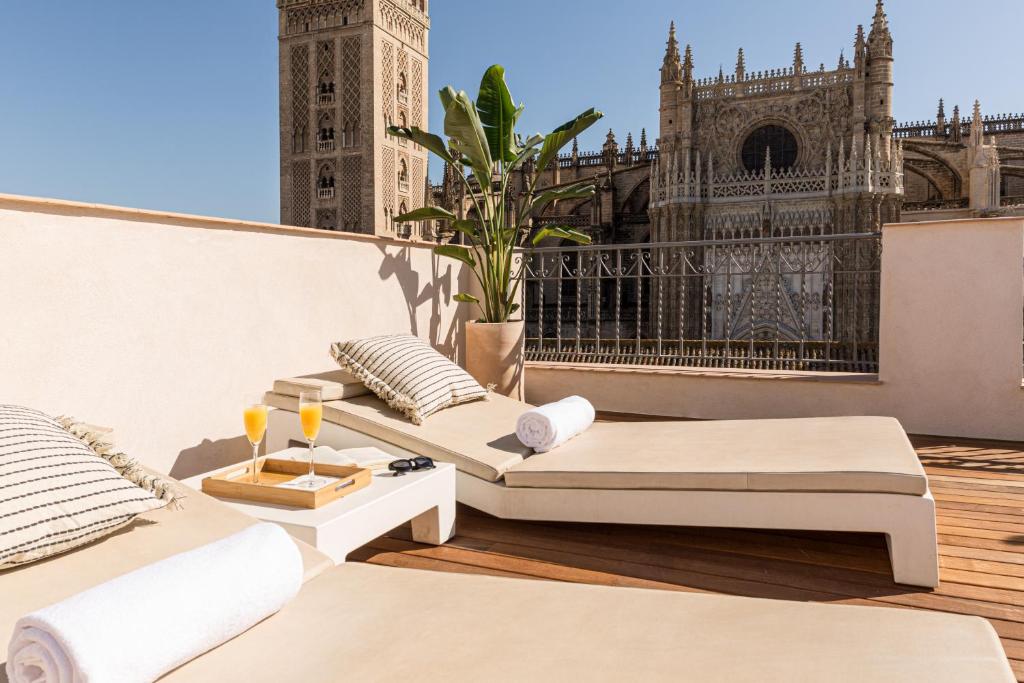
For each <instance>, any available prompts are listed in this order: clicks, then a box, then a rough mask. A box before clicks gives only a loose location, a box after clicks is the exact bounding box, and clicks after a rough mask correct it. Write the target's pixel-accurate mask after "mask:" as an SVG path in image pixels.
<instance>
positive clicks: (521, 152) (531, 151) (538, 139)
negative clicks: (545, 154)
mask: <svg viewBox="0 0 1024 683" xmlns="http://www.w3.org/2000/svg"><path fill="white" fill-rule="evenodd" d="M542 144H544V136H543V135H539V134H538V135H531V136H530V137H528V138H526V140H524V141H523V142H522V146H521V147H520V148H519V149H518V150H517V151H516V157H515V159H513V160H512V163H511V164H509V167H508V168H509V170H515V169H517V168H519V167H520V166H522V165H523V163H524V162H525V161H526V160H527V159H529V158H531V157H535V156H537V150H538V149H539V148H540V146H541V145H542Z"/></svg>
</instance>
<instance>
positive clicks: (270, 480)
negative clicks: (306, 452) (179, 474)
mask: <svg viewBox="0 0 1024 683" xmlns="http://www.w3.org/2000/svg"><path fill="white" fill-rule="evenodd" d="M252 467H253V465H252V463H251V462H248V463H239V465H238V466H237V467H233V468H231V469H228V470H225V471H223V472H221V473H219V474H214V475H212V476H209V477H206V478H205V479H203V493H208V494H210V495H211V496H221V497H224V498H236V499H239V500H250V501H256V502H259V503H274V504H276V505H290V506H292V507H300V508H309V509H313V508H318V507H321V506H322V505H326V504H327V503H330V502H331V501H334V500H337V499H339V498H341V497H342V496H347V495H348V494H350V493H353V492H355V491H358V490H359V489H361V488H365V487H366V486H367V485H368V484H369V483H370V481H372V479H373V473H372V472H371V471H370V470H368V469H365V468H362V467H351V466H348V465H323V464H320V463H317V464H316V465H315V469H316V473H317V474H320V475H324V476H328V477H338V478H339V479H340V480H341V481H336V482H333V483H331V484H328V485H327V486H325V487H323V488H321V489H315V490H314V489H310V490H305V491H304V490H301V489H283V488H277V484H281V483H283V482H286V481H291V480H292V479H295V478H297V477H300V476H302V475H304V474H308V473H309V463H308V462H300V461H298V460H277V459H275V458H268V457H262V458H260V459H259V460H257V461H256V469H257V471H258V472H259V479H258V483H255V484H254V483H253V481H252Z"/></svg>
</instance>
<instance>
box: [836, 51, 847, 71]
mask: <svg viewBox="0 0 1024 683" xmlns="http://www.w3.org/2000/svg"><path fill="white" fill-rule="evenodd" d="M845 62H846V55H845V53H844V52H843V51H842V50H840V51H839V66H838V67H836V68H839V69H842V68H843V65H844V64H845Z"/></svg>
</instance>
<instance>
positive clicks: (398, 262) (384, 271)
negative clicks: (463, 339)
mask: <svg viewBox="0 0 1024 683" xmlns="http://www.w3.org/2000/svg"><path fill="white" fill-rule="evenodd" d="M377 248H378V249H379V250H380V252H381V263H380V268H379V269H378V270H377V274H378V275H380V279H381V280H383V281H386V280H389V279H391V278H395V279H396V280H397V281H398V286H399V287H401V289H402V295H403V298H404V299H405V305H406V310H407V312H408V314H409V331H410V334H413V335H416V336H421V334H420V325H419V311H420V309H421V307H423V306H424V305H427V304H429V305H430V330H429V335H428V336H427V339H428V340H429V341H430V343H431V344H433V345H434V347H435V348H437V349H438V350H440V351H441V352H442V353H444V354H445V355H448V356H455V354H456V351H458V350H459V349H457V348H456V346H457V340H458V338H459V336H458V318H457V316H453V317H452V319H451V321H450V322H449V324H448V329H446V330H442V329H441V328H442V326H443V325H444V317H443V316H442V315H441V309H442V307H443V306H446V305H447V304H449V303H450V302H451V300H452V295H453V290H454V286H453V280H454V273H453V270H452V266H451V264H450V263H446V264H444V265H443V266H442V263H441V259H440V258H438V257H437V256H436V255H434V256H432V258H431V268H430V281H429V282H427V283H426V284H424V285H422V287H421V285H420V279H421V277H422V274H421V273H420V272H419V271H418V270H417V269H416V268H414V267H413V265H412V248H410V247H401V248H397V249H396V248H395V247H389V246H387V245H380V246H378V247H377Z"/></svg>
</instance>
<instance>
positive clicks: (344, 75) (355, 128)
mask: <svg viewBox="0 0 1024 683" xmlns="http://www.w3.org/2000/svg"><path fill="white" fill-rule="evenodd" d="M361 50H362V40H361V38H360V37H359V36H352V37H348V38H343V39H342V41H341V129H342V131H343V132H344V133H345V139H344V140H343V142H342V144H343V145H344V146H346V147H353V146H356V145H358V144H359V134H360V132H359V129H360V128H361V125H360V120H359V118H360V117H359V110H360V102H361V97H360V92H361V89H360V87H359V84H360V82H361V80H362V71H361V69H362V56H361Z"/></svg>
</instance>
